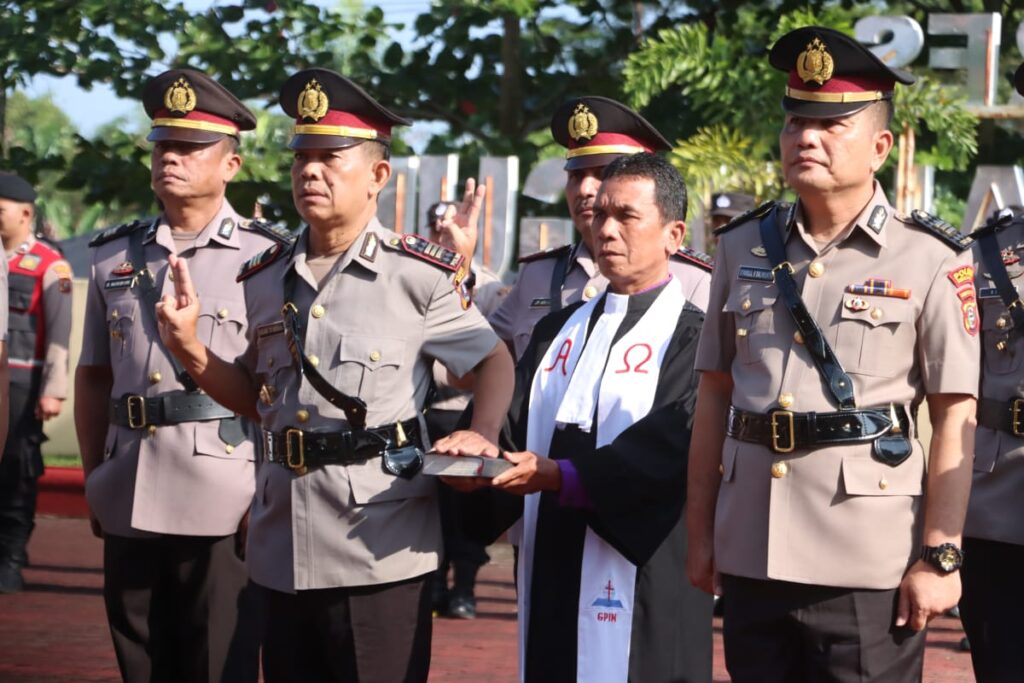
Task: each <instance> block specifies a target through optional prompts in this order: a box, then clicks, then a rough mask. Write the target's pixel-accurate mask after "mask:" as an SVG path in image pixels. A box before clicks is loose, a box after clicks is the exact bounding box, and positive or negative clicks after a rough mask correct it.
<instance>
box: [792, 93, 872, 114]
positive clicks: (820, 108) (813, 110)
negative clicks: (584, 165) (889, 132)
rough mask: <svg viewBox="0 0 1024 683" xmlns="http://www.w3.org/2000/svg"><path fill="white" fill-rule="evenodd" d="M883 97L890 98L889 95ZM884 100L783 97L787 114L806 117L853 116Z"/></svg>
mask: <svg viewBox="0 0 1024 683" xmlns="http://www.w3.org/2000/svg"><path fill="white" fill-rule="evenodd" d="M883 99H889V98H888V97H886V98H883ZM882 101H883V100H869V101H867V102H812V101H810V100H798V99H796V98H795V97H783V98H782V109H783V111H785V112H786V113H787V114H792V115H793V116H802V117H803V118H805V119H841V118H844V117H846V116H853V115H854V114H856V113H857V112H859V111H864V110H865V109H867V108H868V107H870V106H871V105H873V104H875V103H876V102H882Z"/></svg>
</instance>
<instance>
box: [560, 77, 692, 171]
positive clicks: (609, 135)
mask: <svg viewBox="0 0 1024 683" xmlns="http://www.w3.org/2000/svg"><path fill="white" fill-rule="evenodd" d="M551 136H552V137H553V138H555V141H556V142H558V144H560V145H561V146H562V147H565V148H566V149H567V150H568V151H567V152H566V154H565V159H566V161H565V170H567V171H571V170H573V169H577V168H593V167H595V166H607V165H608V164H610V163H611V162H612V160H614V159H615V158H617V157H620V156H623V155H626V154H638V153H640V152H659V151H662V152H663V151H666V150H669V149H672V145H670V144H669V142H668V140H666V139H665V138H664V137H663V136H662V134H661V133H659V132H658V131H657V129H656V128H655V127H654V126H652V125H651V124H650V123H648V121H647V119H645V118H644V117H642V116H640V114H637V113H636V112H635V111H633V110H632V109H630V108H629V107H627V106H626V105H624V104H622V103H620V102H616V101H615V100H612V99H609V98H607V97H599V96H597V95H586V96H583V97H575V98H573V99H570V100H566V101H565V102H563V103H562V104H561V106H559V107H558V109H556V110H555V113H554V115H553V116H552V117H551Z"/></svg>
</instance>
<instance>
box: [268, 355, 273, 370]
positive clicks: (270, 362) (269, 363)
mask: <svg viewBox="0 0 1024 683" xmlns="http://www.w3.org/2000/svg"><path fill="white" fill-rule="evenodd" d="M267 367H268V368H272V367H274V358H273V356H271V357H270V358H268V359H267Z"/></svg>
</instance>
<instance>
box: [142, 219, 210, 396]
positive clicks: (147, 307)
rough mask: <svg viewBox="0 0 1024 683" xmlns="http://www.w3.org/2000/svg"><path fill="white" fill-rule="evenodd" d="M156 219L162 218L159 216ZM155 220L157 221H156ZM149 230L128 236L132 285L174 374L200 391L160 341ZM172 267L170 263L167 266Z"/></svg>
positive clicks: (158, 299) (190, 390)
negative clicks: (148, 252)
mask: <svg viewBox="0 0 1024 683" xmlns="http://www.w3.org/2000/svg"><path fill="white" fill-rule="evenodd" d="M155 220H157V221H158V220H160V219H159V218H157V219H155ZM154 222H155V221H154ZM148 232H149V230H142V229H138V230H135V231H134V232H132V234H131V236H130V237H129V238H128V260H129V261H131V264H132V269H133V272H134V274H135V282H134V283H133V285H132V287H133V288H135V289H136V290H137V291H138V293H139V299H141V301H142V305H141V306H140V308H141V309H142V315H144V316H146V318H147V319H148V320H149V322H150V323H152V324H153V331H154V332H155V333H157V334H156V338H155V339H154V342H153V343H154V344H156V345H157V346H158V347H159V348H160V349H161V350H162V351H163V352H164V355H165V356H167V358H168V360H170V362H171V368H172V369H173V370H174V376H175V378H176V379H177V380H178V382H180V383H181V385H182V386H183V387H185V391H188V392H190V393H193V392H196V391H199V385H197V384H196V381H195V380H194V379H192V376H191V375H189V374H188V373H187V372H186V371H185V368H184V367H182V365H181V363H179V362H178V359H177V358H175V357H174V354H173V353H170V352H168V351H167V349H166V348H165V347H164V345H163V342H162V341H160V335H159V330H160V327H159V325H158V323H157V320H156V304H157V302H158V301H160V290H159V289H157V286H156V279H155V278H154V277H153V273H152V272H151V271H150V270H149V266H148V265H147V264H146V246H145V244H143V241H144V240H145V237H146V234H147V233H148ZM167 267H168V268H170V265H168V266H167Z"/></svg>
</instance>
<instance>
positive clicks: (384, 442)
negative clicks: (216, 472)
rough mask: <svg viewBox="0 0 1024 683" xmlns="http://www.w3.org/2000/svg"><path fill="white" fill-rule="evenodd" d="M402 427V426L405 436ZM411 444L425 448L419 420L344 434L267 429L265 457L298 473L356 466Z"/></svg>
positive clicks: (264, 444)
mask: <svg viewBox="0 0 1024 683" xmlns="http://www.w3.org/2000/svg"><path fill="white" fill-rule="evenodd" d="M398 425H401V433H399V430H398ZM407 445H411V446H416V447H419V448H421V449H422V448H423V439H422V438H421V435H420V421H419V420H418V419H417V418H415V417H414V418H410V419H408V420H404V421H403V422H395V423H393V424H389V425H383V426H380V427H370V428H367V429H349V430H345V431H341V432H306V431H303V430H301V429H294V428H292V429H286V430H285V431H283V432H271V431H267V430H263V454H264V458H266V460H267V461H268V462H273V463H277V464H278V465H281V466H282V467H287V468H288V469H290V470H296V471H305V470H307V469H309V468H310V467H320V466H322V465H354V464H356V463H362V462H366V461H367V460H370V459H371V458H379V457H381V456H382V455H384V452H385V451H387V450H388V449H391V448H394V447H403V446H407Z"/></svg>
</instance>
